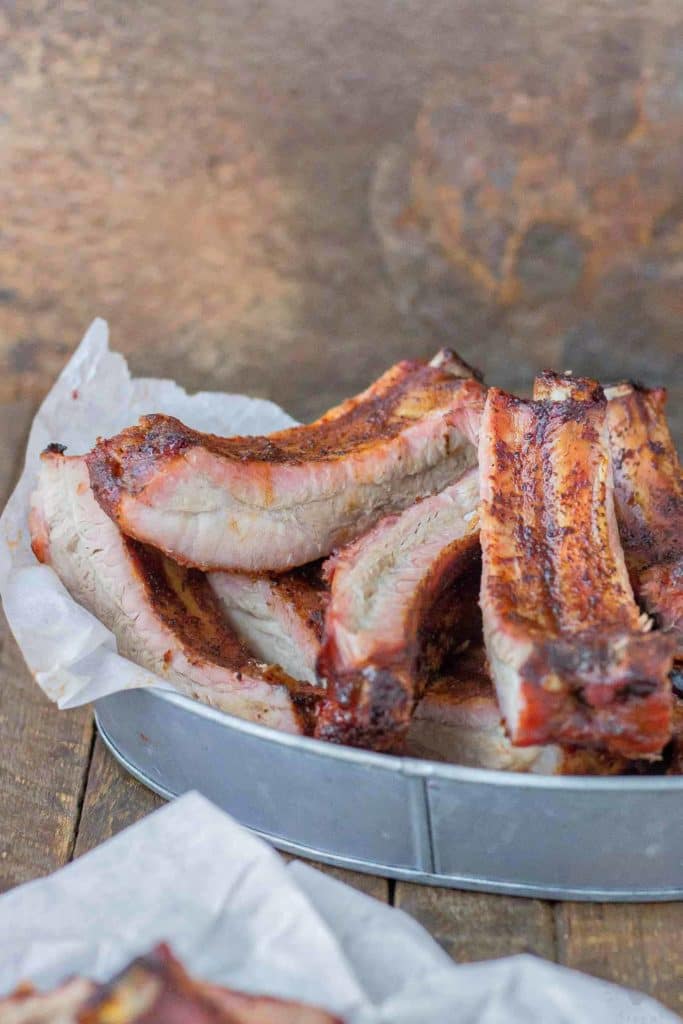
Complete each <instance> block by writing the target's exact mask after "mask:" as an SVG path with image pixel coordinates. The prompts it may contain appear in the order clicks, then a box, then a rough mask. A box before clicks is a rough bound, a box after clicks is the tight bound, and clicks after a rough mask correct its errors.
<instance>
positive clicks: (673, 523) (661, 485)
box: [605, 383, 683, 674]
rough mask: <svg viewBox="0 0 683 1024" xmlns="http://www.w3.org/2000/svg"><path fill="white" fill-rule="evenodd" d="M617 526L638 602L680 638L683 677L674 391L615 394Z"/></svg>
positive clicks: (611, 407) (682, 518) (682, 551)
mask: <svg viewBox="0 0 683 1024" xmlns="http://www.w3.org/2000/svg"><path fill="white" fill-rule="evenodd" d="M605 393H606V395H607V399H608V403H607V422H608V425H609V439H610V449H611V452H612V464H613V467H614V497H615V505H616V512H617V522H618V524H619V532H620V534H621V540H622V544H623V546H624V554H625V556H626V564H627V566H628V568H629V570H630V573H631V581H632V583H633V585H634V589H635V592H636V596H637V597H638V599H639V601H640V602H641V604H642V605H643V607H644V608H645V609H646V610H647V611H648V612H649V613H650V614H651V615H652V616H654V618H655V620H656V622H657V624H658V625H659V626H660V627H661V628H662V629H664V630H667V631H670V632H671V634H672V635H673V636H674V637H675V638H676V644H677V653H676V661H677V670H678V673H680V674H683V474H682V473H681V466H680V463H679V461H678V455H677V453H676V448H675V446H674V443H673V440H672V438H671V434H670V433H669V427H668V424H667V422H666V412H665V408H666V391H665V390H664V389H663V388H657V389H653V390H648V389H647V388H642V387H639V386H638V385H637V384H631V383H623V384H616V385H614V386H613V387H610V388H607V389H606V391H605Z"/></svg>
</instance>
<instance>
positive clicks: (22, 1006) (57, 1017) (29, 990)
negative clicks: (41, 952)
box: [0, 978, 95, 1024]
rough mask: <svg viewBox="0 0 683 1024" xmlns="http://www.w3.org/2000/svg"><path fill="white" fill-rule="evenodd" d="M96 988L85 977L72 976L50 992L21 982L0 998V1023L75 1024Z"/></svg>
mask: <svg viewBox="0 0 683 1024" xmlns="http://www.w3.org/2000/svg"><path fill="white" fill-rule="evenodd" d="M94 991H95V984H94V982H92V981H86V979H85V978H72V979H71V980H70V981H66V982H64V984H63V985H59V986H58V987H57V988H54V989H52V991H51V992H38V991H36V989H34V988H33V987H32V986H30V985H22V986H21V987H20V988H19V989H17V991H16V992H12V993H10V995H8V996H5V998H4V999H3V998H0V1024H78V1014H79V1012H80V1010H81V1008H82V1007H83V1005H84V1003H86V1002H87V1000H88V998H89V997H90V996H91V995H92V993H93V992H94Z"/></svg>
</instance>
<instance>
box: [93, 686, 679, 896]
mask: <svg viewBox="0 0 683 1024" xmlns="http://www.w3.org/2000/svg"><path fill="white" fill-rule="evenodd" d="M182 700H183V701H185V700H187V698H184V697H183V698H182ZM219 714H220V715H222V714H223V713H222V712H219ZM225 717H229V716H225ZM95 722H96V725H97V730H98V732H99V735H100V736H101V738H102V742H103V743H104V745H105V746H106V747H107V749H108V750H109V752H110V753H111V754H112V756H113V757H114V758H115V759H116V760H117V761H118V762H119V764H120V765H121V766H122V767H123V768H124V769H125V770H126V771H127V772H128V773H129V774H130V775H132V776H133V778H135V779H137V781H138V782H140V783H142V785H144V786H147V788H148V789H151V790H152V792H154V793H157V794H158V795H159V796H160V797H162V798H163V799H164V800H175V799H176V798H177V797H178V796H179V795H180V794H178V793H174V792H173V791H172V790H170V789H167V788H166V787H165V786H163V785H161V784H160V783H158V782H155V781H154V780H153V779H151V778H150V777H149V776H148V775H146V774H145V772H143V771H141V770H140V769H139V768H138V767H137V766H136V765H135V764H133V763H132V762H131V761H129V759H128V758H127V757H126V756H125V754H123V753H122V752H121V751H120V750H119V748H118V747H117V745H116V743H115V742H114V740H113V739H112V738H111V737H110V736H109V734H108V733H107V731H106V729H105V728H104V727H103V726H102V724H101V722H100V720H99V715H98V712H97V710H95ZM251 724H253V723H251ZM268 732H276V730H272V729H268ZM295 738H296V737H295ZM304 738H305V737H304ZM322 745H323V746H326V745H327V744H325V743H322ZM349 749H353V748H349ZM394 760H400V758H394ZM435 763H438V762H435ZM473 770H476V769H473ZM501 774H502V773H501ZM424 781H425V780H423V783H424ZM243 827H245V828H248V829H249V831H250V832H253V833H254V835H257V836H259V837H260V838H261V839H263V840H265V842H267V843H269V844H270V845H271V846H274V847H275V848H276V849H279V850H282V851H284V852H285V853H290V854H294V855H296V856H299V857H304V858H306V859H308V860H314V861H320V862H321V863H323V864H331V865H333V866H335V867H340V868H346V869H348V870H350V871H358V872H360V873H361V874H366V875H373V876H375V877H379V878H391V879H395V880H397V881H403V882H414V883H417V884H419V885H431V886H434V887H437V888H446V889H460V890H466V891H468V892H480V893H494V894H496V895H500V896H518V897H521V898H528V899H543V900H555V901H560V902H566V901H573V902H581V903H643V902H645V903H669V902H680V901H681V900H683V888H680V887H679V888H661V889H601V888H600V887H598V886H595V887H592V888H582V889H574V888H555V887H553V886H546V885H535V884H533V883H531V882H495V881H491V880H490V879H487V878H485V877H483V876H482V877H481V878H475V877H472V876H471V875H457V874H453V875H442V874H436V873H434V872H427V871H420V870H418V869H417V868H401V867H396V866H394V865H390V864H384V863H380V862H378V861H368V860H361V859H359V858H356V857H347V856H344V855H343V854H335V853H330V852H329V851H328V850H321V849H319V848H317V847H314V846H308V845H306V844H305V843H296V842H293V841H292V840H289V839H285V838H283V837H281V836H279V835H277V834H276V833H273V832H266V831H263V830H262V829H257V828H254V827H253V826H251V825H246V826H243Z"/></svg>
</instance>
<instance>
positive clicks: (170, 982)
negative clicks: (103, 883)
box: [0, 943, 342, 1024]
mask: <svg viewBox="0 0 683 1024" xmlns="http://www.w3.org/2000/svg"><path fill="white" fill-rule="evenodd" d="M0 1022H1V1024H342V1022H341V1021H340V1020H339V1018H337V1017H332V1016H331V1015H330V1014H329V1013H327V1012H326V1011H325V1010H319V1009H316V1008H315V1007H313V1006H306V1005H304V1004H303V1003H297V1002H291V1001H290V1000H283V999H275V998H272V997H270V996H259V995H250V994H247V993H243V992H235V991H234V990H233V989H229V988H224V987H223V986H222V985H213V984H211V983H209V982H204V981H198V980H196V979H195V978H192V977H191V976H190V975H189V974H188V973H187V971H186V970H185V969H184V967H183V966H182V964H181V963H180V961H179V960H177V959H176V958H175V957H174V956H173V954H172V953H171V950H170V948H169V947H168V946H167V945H166V944H165V943H160V944H159V945H158V946H157V947H156V948H155V949H153V950H152V951H151V952H150V953H147V954H146V955H145V956H140V957H137V959H135V960H133V961H132V963H130V964H129V965H128V966H127V967H125V968H124V969H123V970H122V971H120V972H119V973H118V974H117V975H116V976H115V977H114V978H113V979H112V980H111V981H109V982H106V983H104V984H96V983H94V982H91V981H86V980H85V979H82V978H75V979H73V980H72V981H69V982H67V983H66V984H64V985H62V986H61V987H60V988H57V989H54V990H53V991H52V992H45V993H41V992H36V991H33V990H28V989H24V990H19V991H17V992H15V993H13V994H12V995H10V996H8V997H6V998H4V999H0Z"/></svg>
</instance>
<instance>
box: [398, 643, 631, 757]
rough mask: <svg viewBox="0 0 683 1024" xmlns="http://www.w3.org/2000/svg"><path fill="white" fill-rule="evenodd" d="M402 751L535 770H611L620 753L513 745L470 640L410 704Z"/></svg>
mask: <svg viewBox="0 0 683 1024" xmlns="http://www.w3.org/2000/svg"><path fill="white" fill-rule="evenodd" d="M406 753H407V754H408V755H410V756H411V757H423V758H427V759H429V760H432V761H446V762H448V763H450V764H462V765H467V766H469V767H471V768H490V769H496V770H498V771H512V772H533V773H536V774H540V775H613V774H618V773H620V772H622V771H625V770H627V769H628V767H629V764H628V762H627V761H625V759H624V758H621V757H618V756H614V755H611V754H606V753H604V752H603V751H597V750H583V749H577V748H575V747H573V748H567V747H560V746H557V745H547V746H541V747H538V746H535V747H516V746H514V745H513V744H512V743H511V742H510V739H509V737H508V735H507V733H506V732H505V727H504V724H503V719H502V716H501V713H500V706H499V704H498V699H497V697H496V691H495V688H494V686H493V682H492V680H491V676H490V673H489V671H488V666H487V664H486V652H485V650H484V647H483V646H482V645H481V644H477V643H474V644H472V645H471V646H470V647H468V649H467V650H466V651H464V652H462V653H461V654H458V655H456V656H454V657H452V658H451V659H449V664H448V666H447V667H446V669H445V670H444V673H443V674H442V675H440V676H439V677H438V678H437V679H436V680H434V681H433V682H430V683H429V685H428V686H427V689H426V690H425V693H424V696H423V697H422V699H421V700H420V702H419V703H418V705H417V707H416V708H415V713H414V715H413V718H412V721H411V723H410V729H409V730H408V739H407V742H406Z"/></svg>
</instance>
